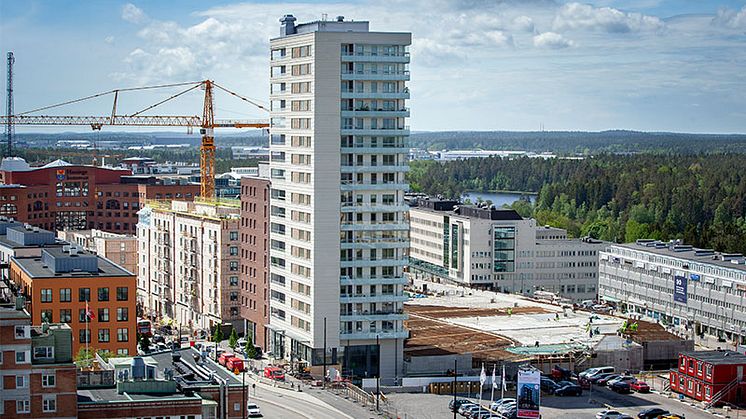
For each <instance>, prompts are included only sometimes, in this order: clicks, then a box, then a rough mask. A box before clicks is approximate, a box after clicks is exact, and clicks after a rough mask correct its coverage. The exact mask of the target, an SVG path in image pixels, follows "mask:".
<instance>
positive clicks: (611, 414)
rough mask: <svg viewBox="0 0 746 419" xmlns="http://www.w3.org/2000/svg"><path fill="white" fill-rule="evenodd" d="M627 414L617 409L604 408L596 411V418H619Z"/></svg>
mask: <svg viewBox="0 0 746 419" xmlns="http://www.w3.org/2000/svg"><path fill="white" fill-rule="evenodd" d="M624 416H627V415H625V414H624V413H622V412H619V411H617V410H602V411H600V412H598V413H596V419H618V418H621V417H624Z"/></svg>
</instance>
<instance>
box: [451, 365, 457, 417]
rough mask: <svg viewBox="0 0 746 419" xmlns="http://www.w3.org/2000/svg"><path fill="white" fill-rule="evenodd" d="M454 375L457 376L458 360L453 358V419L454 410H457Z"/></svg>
mask: <svg viewBox="0 0 746 419" xmlns="http://www.w3.org/2000/svg"><path fill="white" fill-rule="evenodd" d="M456 377H458V360H457V359H454V360H453V384H452V386H453V407H454V409H453V419H456V411H458V408H456Z"/></svg>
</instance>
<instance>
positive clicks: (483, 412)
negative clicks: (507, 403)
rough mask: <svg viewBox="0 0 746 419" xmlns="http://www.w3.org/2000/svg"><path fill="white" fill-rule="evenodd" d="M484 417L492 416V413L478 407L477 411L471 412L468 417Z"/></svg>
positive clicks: (471, 418) (477, 418) (474, 418)
mask: <svg viewBox="0 0 746 419" xmlns="http://www.w3.org/2000/svg"><path fill="white" fill-rule="evenodd" d="M482 416H492V412H490V411H489V410H488V409H487V408H485V407H481V406H477V408H476V409H473V410H471V411H470V412H469V416H467V417H468V418H469V419H480V418H481V417H482Z"/></svg>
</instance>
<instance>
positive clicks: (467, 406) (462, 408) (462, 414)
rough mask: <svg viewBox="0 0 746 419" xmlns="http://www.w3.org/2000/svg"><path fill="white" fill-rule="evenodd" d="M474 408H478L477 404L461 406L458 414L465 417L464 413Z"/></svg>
mask: <svg viewBox="0 0 746 419" xmlns="http://www.w3.org/2000/svg"><path fill="white" fill-rule="evenodd" d="M472 406H473V407H476V406H477V404H476V403H464V404H462V405H461V406H459V407H458V413H459V415H461V416H464V413H465V412H466V411H467V410H468V409H469V408H471V407H472Z"/></svg>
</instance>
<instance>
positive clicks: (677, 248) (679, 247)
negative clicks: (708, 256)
mask: <svg viewBox="0 0 746 419" xmlns="http://www.w3.org/2000/svg"><path fill="white" fill-rule="evenodd" d="M693 248H694V247H692V245H690V244H675V245H674V246H673V249H671V250H673V251H674V252H688V251H690V250H692V249H693Z"/></svg>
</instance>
